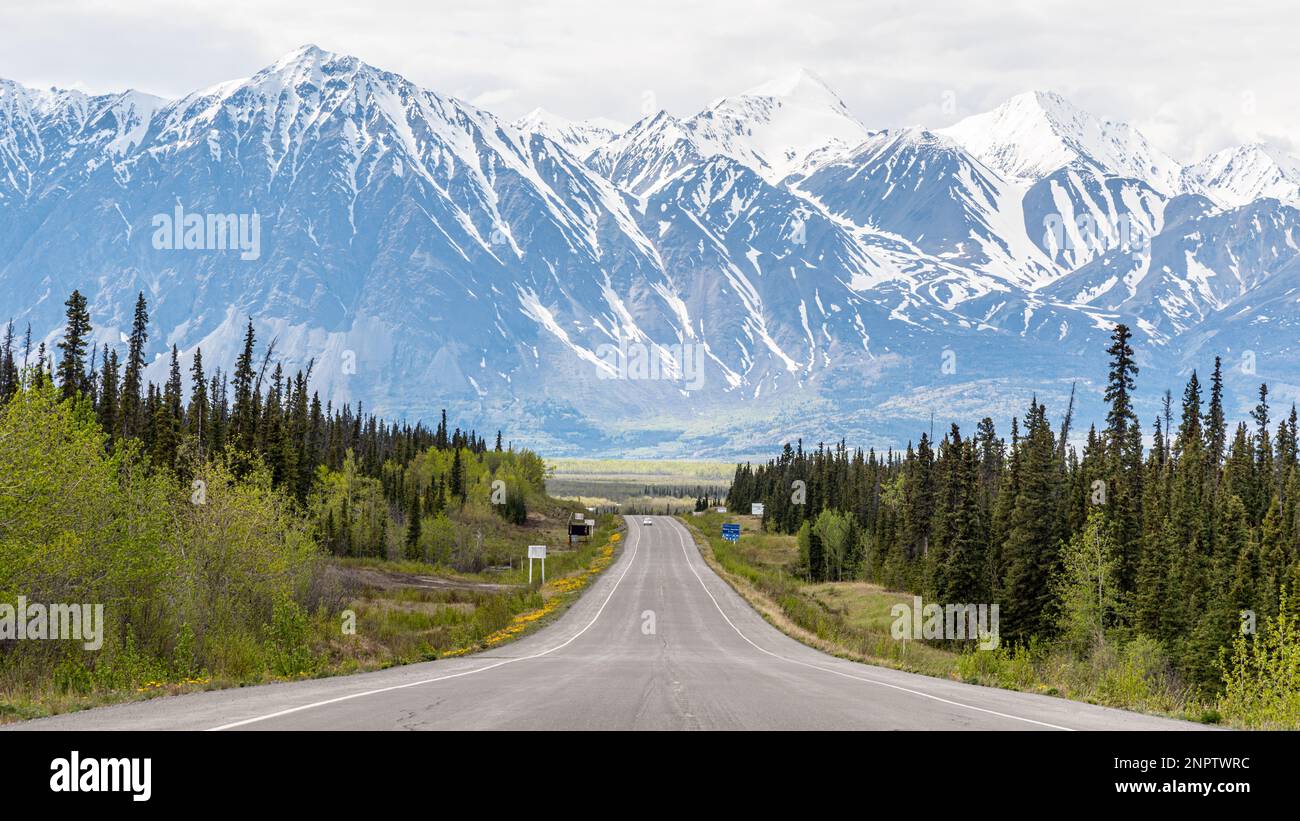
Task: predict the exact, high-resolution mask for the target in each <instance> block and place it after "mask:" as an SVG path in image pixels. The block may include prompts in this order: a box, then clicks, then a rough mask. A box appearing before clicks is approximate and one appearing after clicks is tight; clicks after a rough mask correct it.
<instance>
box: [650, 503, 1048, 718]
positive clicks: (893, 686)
mask: <svg viewBox="0 0 1300 821" xmlns="http://www.w3.org/2000/svg"><path fill="white" fill-rule="evenodd" d="M673 527H674V528H675V529H676V530H677V542H678V544H679V545H681V548H682V555H683V556H685V557H686V565H687V566H688V567H690V569H691V572H692V573H694V574H695V580H696V581H698V582H699V583H700V587H703V588H704V592H705V594H707V595H708V597H709V598H710V599H711V600H712V601H713V606H714V607H716V608H718V613H719V614H720V615H721V616H722V618H723V619H724V620H725V621H726V622H727V624H729V625H731V629H732V630H735V631H736V635H738V636H740V637H741V638H742V639H744V640H745V641H747V642H749V644H750V645H751V646H752V647H753V648H754V649H755V650H758V651H759V652H760V653H766V654H767V655H769V656H771V657H772V658H775V659H780V660H781V661H788V662H790V663H791V664H798V665H799V666H800V667H808V668H811V669H813V670H821V671H822V672H824V673H832V674H834V675H837V676H841V677H843V678H850V679H853V680H855V681H863V682H866V683H867V684H878V685H880V686H881V687H888V688H890V689H891V690H899V691H901V692H904V693H911V694H912V695H914V696H921V697H922V698H928V699H931V700H933V701H938V702H942V703H944V704H951V705H952V706H954V707H964V708H966V709H967V710H975V711H976V712H980V713H988V714H989V715H995V716H998V717H1000V718H1009V719H1012V720H1013V721H1024V722H1027V723H1029V724H1037V725H1039V726H1041V727H1050V728H1052V729H1053V730H1065V731H1067V732H1073V730H1071V729H1070V728H1069V727H1062V726H1060V725H1059V724H1048V723H1047V722H1046V721H1036V720H1034V719H1032V718H1023V717H1021V716H1015V715H1011V714H1009V713H999V712H998V711H997V710H988V709H985V708H984V707H976V706H975V705H973V704H963V703H962V702H960V701H952V700H951V699H946V698H942V697H941V696H936V695H932V694H930V693H926V692H922V691H921V690H913V689H911V688H909V687H903V686H901V685H898V684H890V683H889V682H887V681H881V680H879V679H874V678H867V677H865V676H855V675H852V674H851V673H845V672H843V671H842V670H833V669H831V668H829V667H821V666H818V665H816V664H809V663H808V662H806V661H799V660H798V659H792V658H788V657H786V656H782V655H780V654H779V653H773V652H772V651H771V650H767V649H765V648H763V647H759V646H758V645H757V644H755V643H754V642H753V641H752V640H751V639H750V638H749V636H746V635H745V634H744V633H742V632H741V631H740V628H739V627H737V626H736V623H735V622H733V621H732V620H731V619H730V618H728V616H727V614H726V613H725V612H724V611H723V609H722V605H720V604H718V600H717V599H716V598H714V596H713V593H712V591H710V590H709V586H708V585H707V584H705V583H704V579H703V578H701V577H700V573H699V571H698V570H696V569H695V563H694V562H692V561H691V556H690V554H689V553H687V552H686V540H685V539H683V538H682V533H683V532H685V531H686V527H685V525H682V524H681V523H679V522H677V521H676V520H673ZM692 541H694V538H692ZM697 550H698V548H697ZM702 560H703V559H701V561H702ZM723 583H724V584H725V583H726V582H725V581H724V582H723Z"/></svg>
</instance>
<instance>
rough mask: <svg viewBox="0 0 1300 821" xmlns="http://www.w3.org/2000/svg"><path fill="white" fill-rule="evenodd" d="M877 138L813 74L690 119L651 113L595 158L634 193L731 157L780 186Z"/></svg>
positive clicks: (767, 85) (722, 102)
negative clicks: (812, 163) (815, 163)
mask: <svg viewBox="0 0 1300 821" xmlns="http://www.w3.org/2000/svg"><path fill="white" fill-rule="evenodd" d="M869 136H871V132H870V131H868V130H867V128H866V127H865V126H863V125H862V123H860V122H858V120H857V119H856V118H854V117H853V115H852V114H850V113H849V111H848V108H847V107H846V106H845V105H844V103H843V102H842V101H841V100H840V99H839V97H837V96H835V94H834V92H832V91H831V90H830V89H829V88H827V86H826V84H825V83H824V82H822V81H821V80H820V79H819V78H818V77H817V76H816V75H814V74H813V73H812V72H810V71H808V70H806V69H800V70H798V71H795V72H793V73H792V74H790V75H788V76H786V77H783V78H781V79H779V80H776V81H773V82H770V83H764V84H763V85H759V86H756V87H755V88H752V89H750V90H749V91H747V92H745V93H743V94H740V95H737V96H735V97H724V98H722V99H721V100H718V101H716V102H715V103H713V105H711V106H709V107H708V108H707V109H705V110H704V111H701V112H699V113H698V114H696V115H695V116H693V117H691V118H689V119H687V120H678V119H677V118H675V117H672V116H670V115H668V114H667V113H666V112H659V113H657V114H653V115H650V116H648V117H646V118H645V119H643V120H641V121H640V122H638V123H637V124H636V125H634V126H633V127H632V128H631V129H629V130H628V131H627V132H626V133H624V134H623V135H621V136H620V137H619V138H617V139H615V140H612V141H610V142H608V143H606V144H605V145H604V146H603V147H601V148H600V149H598V150H597V151H596V152H595V154H593V155H592V157H591V158H590V159H589V160H588V162H589V163H590V165H591V166H592V167H593V168H596V169H597V170H599V171H600V172H601V173H602V174H604V175H605V176H606V177H608V178H610V179H611V180H613V181H615V182H617V183H618V184H620V185H622V186H624V187H625V188H627V189H628V190H630V191H633V192H635V193H638V194H639V193H644V192H645V191H647V190H650V189H653V188H655V187H657V186H659V185H662V184H663V183H664V182H665V181H667V180H668V179H669V178H671V177H672V176H673V175H674V174H677V173H679V172H681V171H682V170H683V169H684V168H685V167H687V166H688V165H691V164H694V163H697V162H700V161H701V160H706V159H708V158H710V157H715V156H724V157H730V158H732V159H734V160H736V161H738V162H740V163H742V164H744V165H746V166H748V167H749V168H751V169H753V170H754V172H756V173H757V174H759V175H760V176H762V177H763V179H765V180H767V181H768V182H769V183H773V184H776V183H780V182H781V181H782V180H784V179H785V178H786V177H788V176H790V175H791V174H796V173H804V172H806V171H807V170H808V164H807V163H808V160H809V158H810V157H814V156H816V157H818V158H819V159H821V160H826V159H829V158H831V157H834V156H836V155H838V154H840V153H842V152H844V151H847V150H849V149H851V148H853V147H854V146H856V145H857V144H858V143H860V142H862V141H863V140H865V139H867V138H868V137H869Z"/></svg>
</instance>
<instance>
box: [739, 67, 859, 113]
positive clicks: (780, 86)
mask: <svg viewBox="0 0 1300 821" xmlns="http://www.w3.org/2000/svg"><path fill="white" fill-rule="evenodd" d="M741 96H742V97H779V98H782V99H798V100H806V101H808V102H831V103H835V104H838V105H843V103H841V102H840V98H839V95H837V94H836V93H835V92H834V91H832V90H831V88H830V86H828V85H827V84H826V81H825V80H823V79H822V78H821V77H819V76H818V75H817V74H816V73H815V72H813V71H812V70H811V69H808V68H805V67H803V66H799V67H798V68H795V69H793V70H792V71H789V72H787V73H786V74H784V75H782V76H780V77H775V78H773V79H771V80H768V81H767V82H765V83H760V84H759V85H756V86H754V87H753V88H751V89H749V90H748V91H746V92H744V93H743V94H742V95H741Z"/></svg>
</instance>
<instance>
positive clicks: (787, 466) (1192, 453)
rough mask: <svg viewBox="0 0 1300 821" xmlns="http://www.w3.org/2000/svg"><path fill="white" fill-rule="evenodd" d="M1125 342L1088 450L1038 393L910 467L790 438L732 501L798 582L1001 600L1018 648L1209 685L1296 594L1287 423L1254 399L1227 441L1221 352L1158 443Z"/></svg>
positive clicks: (1116, 344)
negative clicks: (1094, 651)
mask: <svg viewBox="0 0 1300 821" xmlns="http://www.w3.org/2000/svg"><path fill="white" fill-rule="evenodd" d="M1131 340H1132V337H1131V332H1130V330H1129V328H1128V327H1126V326H1124V325H1122V324H1121V325H1117V326H1116V327H1115V329H1114V331H1113V333H1112V335H1111V337H1110V344H1109V346H1108V348H1107V349H1106V353H1107V355H1108V357H1109V367H1108V371H1107V379H1106V389H1105V394H1104V398H1105V402H1106V404H1107V413H1106V418H1105V420H1104V424H1103V425H1101V426H1100V427H1098V426H1096V425H1094V426H1092V427H1090V428H1089V430H1088V433H1087V436H1086V439H1085V440H1084V442H1083V445H1082V447H1081V448H1078V447H1075V446H1074V445H1071V444H1070V443H1069V441H1068V440H1069V434H1070V430H1071V426H1072V422H1073V410H1074V400H1073V395H1072V396H1071V400H1070V404H1069V406H1068V407H1067V409H1066V411H1065V413H1064V414H1063V416H1062V419H1061V421H1060V423H1059V426H1058V427H1055V428H1054V426H1053V425H1052V423H1051V422H1050V420H1049V418H1048V415H1047V408H1046V407H1045V406H1044V405H1043V404H1042V403H1040V402H1038V401H1037V399H1036V398H1035V399H1033V400H1031V402H1030V404H1029V407H1028V409H1027V410H1026V412H1025V414H1024V416H1023V417H1022V418H1018V419H1012V420H1011V425H1010V431H1009V435H1008V436H1006V437H1003V436H1000V435H999V434H998V432H997V430H996V429H995V425H994V421H993V420H992V419H991V418H987V417H986V418H984V419H983V420H982V421H980V423H979V424H978V425H977V426H976V429H975V431H974V432H973V433H972V434H970V435H965V434H964V433H963V432H962V431H961V430H960V429H959V427H958V426H957V425H956V424H953V425H952V426H951V428H950V429H949V430H948V432H947V433H946V434H945V435H944V436H943V438H942V439H941V440H940V441H938V442H932V441H931V439H930V437H929V436H928V435H927V434H925V433H923V434H922V435H921V436H920V439H919V441H918V442H917V443H916V445H915V446H913V445H912V443H909V444H908V445H907V448H906V451H905V452H901V453H900V452H897V451H894V450H892V449H891V450H889V451H887V452H885V453H883V454H881V453H876V452H875V451H874V450H871V451H868V452H865V453H864V452H863V451H862V450H861V449H856V450H850V449H849V448H848V447H847V446H846V445H845V443H844V442H843V441H841V442H839V443H837V444H833V445H831V446H827V445H825V444H819V445H818V446H817V448H816V449H815V450H806V449H805V448H804V447H803V444H802V442H799V443H797V444H795V445H794V446H791V445H790V444H787V445H785V447H784V449H783V451H782V452H781V454H780V456H778V457H777V458H775V459H772V460H770V461H768V462H767V463H766V464H760V465H752V464H741V465H737V467H736V471H735V476H734V479H733V483H732V486H731V490H730V492H729V494H728V496H727V505H728V507H729V508H730V509H731V510H748V509H749V505H750V504H751V503H752V502H763V503H764V505H765V511H764V515H763V524H764V527H765V528H767V529H769V530H772V531H776V532H782V533H792V534H797V536H798V543H799V548H800V553H799V555H800V558H799V567H798V568H797V571H798V572H799V573H801V574H802V575H803V576H804V577H805V578H807V579H810V580H846V579H866V580H870V581H875V582H878V583H882V584H885V585H887V586H889V587H891V588H894V589H901V590H908V591H912V592H916V593H922V594H925V595H928V596H932V597H934V598H936V599H938V600H939V601H943V602H953V603H977V602H988V603H998V604H999V606H1000V610H1001V636H1002V639H1003V641H1004V642H1007V641H1010V642H1012V643H1016V644H1021V645H1027V644H1030V643H1032V642H1039V641H1041V642H1068V643H1072V644H1073V645H1074V646H1075V647H1077V648H1078V649H1079V651H1080V652H1086V650H1087V648H1088V646H1090V645H1093V644H1095V643H1097V642H1099V641H1105V640H1106V638H1107V637H1112V638H1116V639H1118V640H1120V641H1126V640H1131V639H1133V638H1137V637H1139V636H1141V637H1145V638H1147V639H1150V640H1154V641H1156V642H1158V643H1159V645H1160V646H1161V647H1162V648H1163V650H1164V652H1165V653H1166V655H1167V658H1168V659H1169V660H1170V662H1171V664H1172V666H1173V667H1174V669H1175V670H1176V672H1177V673H1178V674H1179V675H1180V676H1181V678H1182V680H1184V681H1185V682H1187V683H1189V684H1191V685H1193V686H1196V687H1201V688H1205V689H1206V690H1208V691H1213V690H1215V689H1217V688H1218V687H1219V682H1220V681H1221V670H1220V668H1219V660H1220V653H1221V649H1222V648H1225V647H1228V646H1230V645H1231V644H1232V643H1233V641H1234V639H1235V638H1237V637H1238V636H1239V634H1240V633H1241V631H1242V625H1243V622H1247V623H1251V622H1253V621H1254V620H1259V621H1260V622H1261V623H1262V622H1263V621H1264V620H1265V619H1266V618H1270V617H1276V616H1277V615H1278V613H1279V609H1280V602H1281V601H1283V600H1284V588H1289V589H1292V590H1294V589H1295V588H1296V582H1297V580H1300V561H1298V559H1300V522H1297V513H1298V511H1297V501H1298V500H1300V465H1298V463H1297V415H1296V409H1295V406H1294V405H1293V406H1292V407H1291V409H1290V412H1289V413H1288V414H1286V415H1285V416H1283V417H1282V418H1280V419H1279V418H1275V416H1274V409H1273V408H1272V407H1271V405H1270V403H1269V392H1268V386H1267V385H1260V387H1259V390H1258V401H1257V404H1256V406H1255V408H1254V411H1253V412H1252V413H1251V420H1250V421H1249V422H1245V421H1243V422H1241V423H1240V424H1238V425H1236V426H1235V428H1231V429H1230V427H1229V424H1228V420H1227V414H1226V411H1225V408H1224V395H1223V394H1224V383H1223V372H1222V362H1221V360H1220V359H1219V358H1217V357H1216V358H1215V360H1214V367H1213V370H1212V372H1211V377H1210V382H1209V386H1208V391H1207V390H1206V388H1205V387H1203V385H1202V383H1201V381H1200V378H1199V376H1198V374H1197V373H1196V372H1195V371H1193V372H1192V374H1191V376H1190V378H1189V379H1188V381H1187V384H1186V386H1185V388H1184V390H1183V395H1182V400H1181V403H1180V404H1179V403H1176V402H1175V400H1174V398H1173V396H1172V395H1171V394H1170V393H1169V392H1166V393H1165V396H1164V401H1163V406H1162V410H1161V412H1160V413H1159V414H1158V415H1157V416H1156V418H1154V419H1153V420H1151V428H1150V430H1151V435H1150V437H1149V440H1148V439H1147V437H1145V436H1144V434H1143V431H1142V426H1141V423H1140V421H1139V419H1138V416H1137V413H1136V412H1135V410H1134V405H1133V396H1134V391H1135V389H1136V377H1137V375H1138V366H1137V364H1136V362H1135V359H1134V354H1133V348H1132V344H1131ZM1148 442H1149V444H1148ZM1247 629H1249V628H1247Z"/></svg>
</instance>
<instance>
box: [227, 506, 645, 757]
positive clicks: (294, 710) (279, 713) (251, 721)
mask: <svg viewBox="0 0 1300 821" xmlns="http://www.w3.org/2000/svg"><path fill="white" fill-rule="evenodd" d="M634 535H635V536H636V542H635V543H634V544H633V545H632V555H631V556H629V557H628V559H627V566H626V567H624V568H623V572H622V573H620V574H619V576H618V579H616V580H615V581H614V586H613V587H611V588H610V589H609V595H608V596H606V597H605V600H604V601H603V602H601V603H600V609H599V610H597V611H596V615H594V616H592V617H591V621H589V622H587V624H586V626H585V627H583V628H582V629H581V630H579V631H578V632H576V633H574V634H573V635H572V636H570V637H569V638H567V639H565V640H564V642H562V643H560V644H557V645H555V646H554V647H552V648H550V649H549V650H543V651H542V652H540V653H533V654H532V655H531V656H519V657H518V658H512V659H506V660H504V661H498V662H496V663H495V664H489V665H486V666H484V667H476V668H474V669H473V670H463V671H461V672H459V673H449V674H447V675H445V676H438V677H436V678H427V679H422V680H420V681H412V682H408V683H406V684H394V685H393V686H391V687H380V688H378V689H375V690H365V691H364V692H360V693H350V694H348V695H346V696H339V697H338V698H330V699H326V700H324V701H314V702H312V703H311V704H303V705H301V706H298V707H290V708H289V709H287V710H279V711H277V712H274V713H267V714H266V715H264V716H257V717H256V718H246V719H243V720H242V721H232V722H230V723H229V724H222V725H221V726H220V727H211V728H209V729H208V730H207V731H206V732H210V733H212V732H218V731H220V730H232V729H234V728H235V727H243V726H244V725H246V724H255V723H257V722H259V721H267V720H269V719H272V718H279V717H280V716H287V715H289V714H291V713H300V712H302V711H303V710H311V709H314V708H316V707H324V706H326V705H329V704H338V703H339V702H340V701H350V700H352V699H354V698H363V697H365V696H373V695H377V694H379V693H389V692H392V691H393V690H405V689H406V688H408V687H419V686H421V685H423V684H434V683H435V682H439V681H446V680H447V679H452V678H461V677H462V676H472V675H474V674H475V673H483V672H486V671H488V670H494V669H496V668H497V667H503V666H505V665H507V664H513V663H514V662H516V661H528V660H529V659H535V658H541V657H542V656H547V655H550V654H551V653H554V652H555V651H556V650H560V649H562V648H564V647H568V646H569V645H570V644H572V643H573V642H574V640H576V639H577V638H578V637H579V636H581V635H582V634H583V633H585V632H587V630H589V629H590V628H591V626H592V625H593V624H595V623H596V619H598V618H600V614H601V613H604V612H605V605H607V604H609V600H610V599H612V598H614V591H616V590H618V586H619V585H620V584H622V583H623V577H624V576H626V575H627V572H628V571H629V570H631V569H632V564H633V563H634V562H635V561H636V554H637V551H638V550H639V549H640V547H641V531H640V530H639V529H638V530H636V531H635V534H634Z"/></svg>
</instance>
